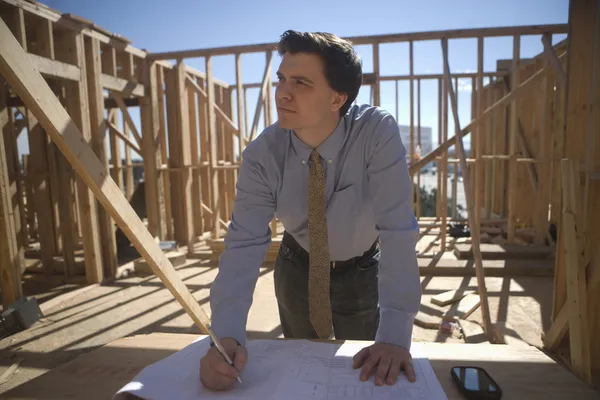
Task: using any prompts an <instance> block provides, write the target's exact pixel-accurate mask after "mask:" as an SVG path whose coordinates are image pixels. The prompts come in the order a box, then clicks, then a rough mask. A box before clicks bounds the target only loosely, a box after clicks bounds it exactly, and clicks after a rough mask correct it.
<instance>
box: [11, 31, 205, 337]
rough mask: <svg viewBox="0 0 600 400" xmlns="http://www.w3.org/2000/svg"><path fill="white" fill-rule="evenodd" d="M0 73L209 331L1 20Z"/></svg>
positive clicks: (196, 320) (193, 301) (194, 303)
mask: <svg viewBox="0 0 600 400" xmlns="http://www.w3.org/2000/svg"><path fill="white" fill-rule="evenodd" d="M0 72H1V73H2V75H3V76H4V77H5V78H6V80H7V81H8V83H9V84H10V85H11V87H12V88H13V90H15V92H16V93H17V94H18V95H19V97H20V98H21V99H23V101H24V102H25V104H26V105H27V108H28V109H29V110H31V111H32V112H34V113H35V114H36V115H37V117H38V118H39V120H40V123H41V124H42V125H43V126H44V128H45V129H46V130H47V131H48V133H49V135H50V136H51V137H52V140H53V141H54V142H55V143H56V144H57V146H58V147H59V149H60V150H61V151H62V152H63V154H64V155H65V157H66V158H67V159H68V160H69V162H70V163H71V165H72V166H73V167H74V169H75V171H76V172H77V173H78V174H79V175H80V176H81V179H82V180H83V181H84V182H85V183H86V184H87V185H88V186H89V188H90V190H92V191H93V193H94V194H95V195H96V196H97V198H98V200H99V201H100V202H101V203H102V205H103V206H104V207H105V208H106V209H107V210H108V211H109V213H110V214H111V216H112V217H113V218H114V219H115V221H116V222H117V224H118V225H119V227H120V228H121V229H122V230H123V232H124V233H125V234H126V235H127V237H128V238H129V239H130V240H131V242H132V244H133V245H134V246H135V247H136V249H137V250H138V251H139V252H140V254H142V256H143V257H144V259H145V260H146V261H148V263H150V266H151V267H152V269H153V271H154V273H155V274H156V275H157V276H158V277H159V278H160V279H161V281H162V282H163V283H164V284H165V286H166V287H167V289H169V291H170V292H171V293H172V294H173V296H174V297H175V298H176V299H177V301H178V302H179V303H180V304H181V306H182V307H183V308H184V310H185V311H186V312H187V313H188V315H190V317H191V318H192V320H193V321H194V323H195V324H196V325H197V326H198V327H199V328H200V329H201V331H202V332H206V331H207V330H206V329H205V327H206V324H207V323H208V322H209V319H208V317H207V315H206V314H205V313H204V311H203V310H202V308H201V307H200V305H199V304H198V302H197V301H196V299H195V298H194V297H193V296H192V294H191V293H190V292H189V290H188V289H187V287H186V286H185V284H184V283H183V281H182V280H181V278H180V277H179V275H178V274H177V272H176V271H175V269H174V268H173V266H172V265H171V264H170V263H169V260H168V259H167V258H166V257H165V255H164V253H163V252H162V250H161V249H160V247H159V245H158V244H157V243H156V242H155V241H154V238H153V237H152V236H151V235H150V233H149V232H148V230H147V229H146V228H145V226H144V224H143V223H142V221H141V220H140V219H139V217H138V216H137V214H136V213H135V211H134V210H133V209H132V208H131V206H130V205H129V203H128V201H127V199H126V198H125V196H124V195H123V193H122V192H121V191H120V190H119V188H118V187H117V186H116V184H115V183H114V181H112V180H111V179H110V177H109V176H108V175H107V174H106V171H105V170H104V168H103V165H102V163H101V162H100V160H99V159H98V157H96V155H95V154H94V152H93V150H92V148H91V146H90V145H89V143H88V141H87V139H86V138H85V137H84V135H83V133H82V132H81V131H80V129H79V128H78V127H77V125H76V123H75V122H74V121H73V120H72V119H71V118H70V117H69V115H68V114H67V112H66V110H65V109H64V108H63V107H62V105H61V104H60V103H59V102H58V100H57V99H56V97H55V96H54V94H53V93H52V91H51V89H50V87H49V86H48V84H47V83H46V82H45V81H44V79H43V78H42V76H41V75H40V74H39V73H38V72H36V70H35V69H34V68H33V66H32V65H31V63H30V62H29V58H28V57H27V54H26V53H25V52H24V51H23V49H22V47H21V46H20V45H19V43H18V42H17V41H16V39H15V37H14V36H13V35H12V33H11V32H10V30H9V29H8V27H7V26H6V24H5V23H4V21H2V20H0Z"/></svg>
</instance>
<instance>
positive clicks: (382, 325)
mask: <svg viewBox="0 0 600 400" xmlns="http://www.w3.org/2000/svg"><path fill="white" fill-rule="evenodd" d="M370 147H371V149H372V150H371V153H370V156H369V159H368V162H367V179H368V185H369V186H368V189H369V193H370V194H371V198H372V205H373V212H374V214H375V221H376V225H377V229H378V231H379V237H380V243H381V244H380V245H381V257H380V260H379V278H378V279H379V306H380V322H379V329H378V331H377V334H376V337H375V341H376V342H383V343H391V344H395V345H398V346H402V347H404V348H406V349H408V350H410V345H411V341H412V330H413V322H414V319H415V316H416V314H417V312H418V310H419V306H420V302H421V285H420V279H419V268H418V264H417V257H416V252H415V246H416V241H417V237H418V232H419V228H418V224H417V221H416V218H415V216H414V213H413V210H412V202H411V199H410V195H411V181H410V177H409V174H408V166H407V163H406V160H405V154H406V149H405V147H404V145H403V144H402V139H401V137H400V133H399V129H398V124H397V123H396V121H395V120H394V118H393V117H392V116H391V115H390V114H388V113H384V117H383V118H382V120H381V121H380V122H379V123H378V124H377V126H376V128H375V129H374V132H373V136H372V145H371V146H370Z"/></svg>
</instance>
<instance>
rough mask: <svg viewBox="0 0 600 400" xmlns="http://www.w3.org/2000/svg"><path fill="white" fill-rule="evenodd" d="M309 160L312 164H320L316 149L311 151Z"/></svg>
mask: <svg viewBox="0 0 600 400" xmlns="http://www.w3.org/2000/svg"><path fill="white" fill-rule="evenodd" d="M310 159H311V160H312V162H313V163H319V162H321V155H320V154H319V152H318V151H317V149H314V150H313V151H312V153H310Z"/></svg>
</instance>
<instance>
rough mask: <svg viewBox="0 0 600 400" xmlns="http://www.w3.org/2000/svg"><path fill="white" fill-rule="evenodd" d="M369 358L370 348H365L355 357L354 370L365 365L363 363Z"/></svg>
mask: <svg viewBox="0 0 600 400" xmlns="http://www.w3.org/2000/svg"><path fill="white" fill-rule="evenodd" d="M367 357H369V348H368V347H364V348H363V349H362V350H360V351H359V352H358V353H356V354H355V355H354V357H353V360H354V369H356V368H360V367H361V366H362V365H363V362H365V360H366V359H367Z"/></svg>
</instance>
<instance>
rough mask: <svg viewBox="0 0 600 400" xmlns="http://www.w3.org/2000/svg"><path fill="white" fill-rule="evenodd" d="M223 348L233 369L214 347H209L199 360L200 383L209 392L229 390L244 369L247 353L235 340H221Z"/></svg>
mask: <svg viewBox="0 0 600 400" xmlns="http://www.w3.org/2000/svg"><path fill="white" fill-rule="evenodd" d="M221 344H222V345H223V348H224V349H225V351H226V352H227V354H228V355H229V358H231V360H232V361H233V367H232V366H231V365H229V363H228V362H227V361H226V360H225V357H223V356H222V355H221V353H219V350H217V348H216V347H214V346H213V347H211V348H210V350H208V352H207V353H206V355H205V356H204V357H202V359H201V360H200V382H201V383H202V384H203V385H204V386H205V387H206V388H207V389H210V390H226V389H229V388H230V387H231V386H232V385H233V384H234V383H235V381H236V379H237V377H238V375H239V374H240V372H242V370H243V369H244V366H245V365H246V361H247V360H248V351H247V350H246V348H245V347H244V346H241V345H239V344H238V342H237V341H236V340H235V339H232V338H223V339H221Z"/></svg>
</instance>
